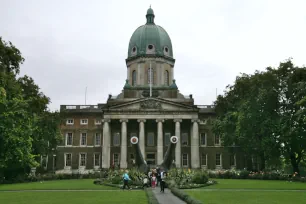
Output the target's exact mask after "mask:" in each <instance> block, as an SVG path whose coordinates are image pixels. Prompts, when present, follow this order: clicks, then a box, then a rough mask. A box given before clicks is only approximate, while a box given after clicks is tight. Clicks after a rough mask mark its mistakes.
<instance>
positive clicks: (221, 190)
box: [186, 179, 306, 204]
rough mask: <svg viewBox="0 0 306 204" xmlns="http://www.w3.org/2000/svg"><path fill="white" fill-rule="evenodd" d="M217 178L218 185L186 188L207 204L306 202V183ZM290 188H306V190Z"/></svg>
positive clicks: (189, 192)
mask: <svg viewBox="0 0 306 204" xmlns="http://www.w3.org/2000/svg"><path fill="white" fill-rule="evenodd" d="M216 180H217V181H218V184H216V185H212V186H209V187H205V188H202V189H198V190H186V192H187V193H188V194H189V195H191V196H192V197H194V198H196V199H198V200H201V201H203V202H204V203H207V204H224V203H226V204H244V203H248V204H266V203H270V204H291V203H305V202H306V196H305V194H306V184H305V183H295V182H286V181H263V180H235V179H216ZM240 189H242V190H240ZM286 190H288V191H286ZM290 190H305V192H301V191H290Z"/></svg>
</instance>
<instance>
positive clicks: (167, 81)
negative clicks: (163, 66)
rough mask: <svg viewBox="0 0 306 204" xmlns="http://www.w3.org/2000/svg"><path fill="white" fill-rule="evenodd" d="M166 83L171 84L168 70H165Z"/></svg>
mask: <svg viewBox="0 0 306 204" xmlns="http://www.w3.org/2000/svg"><path fill="white" fill-rule="evenodd" d="M165 85H166V86H169V72H168V70H166V71H165Z"/></svg>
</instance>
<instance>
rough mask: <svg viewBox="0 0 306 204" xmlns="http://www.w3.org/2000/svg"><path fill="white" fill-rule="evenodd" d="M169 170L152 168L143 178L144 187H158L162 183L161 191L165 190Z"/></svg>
mask: <svg viewBox="0 0 306 204" xmlns="http://www.w3.org/2000/svg"><path fill="white" fill-rule="evenodd" d="M166 177H167V172H166V171H164V170H163V169H160V168H156V169H151V170H150V171H149V172H148V175H147V176H145V178H144V179H143V187H152V188H156V187H158V185H159V184H160V192H165V185H166Z"/></svg>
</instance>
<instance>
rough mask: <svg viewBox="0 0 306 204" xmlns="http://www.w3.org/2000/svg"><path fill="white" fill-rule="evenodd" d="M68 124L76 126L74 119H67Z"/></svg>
mask: <svg viewBox="0 0 306 204" xmlns="http://www.w3.org/2000/svg"><path fill="white" fill-rule="evenodd" d="M66 124H67V125H73V124H74V120H73V119H67V121H66Z"/></svg>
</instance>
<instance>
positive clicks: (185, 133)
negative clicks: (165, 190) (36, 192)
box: [47, 8, 244, 172]
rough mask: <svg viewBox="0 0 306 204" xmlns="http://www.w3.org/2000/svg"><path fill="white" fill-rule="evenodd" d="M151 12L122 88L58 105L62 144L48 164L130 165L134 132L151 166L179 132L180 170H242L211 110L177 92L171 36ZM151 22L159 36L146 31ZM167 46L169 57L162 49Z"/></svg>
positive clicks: (62, 168)
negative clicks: (89, 101) (87, 101)
mask: <svg viewBox="0 0 306 204" xmlns="http://www.w3.org/2000/svg"><path fill="white" fill-rule="evenodd" d="M150 9H151V8H150ZM150 9H149V10H150ZM149 10H148V13H147V15H146V17H147V24H146V25H144V26H142V27H140V28H138V29H137V30H136V31H137V32H136V31H135V32H134V34H133V36H132V37H131V41H130V44H129V49H133V50H129V53H130V54H129V55H128V58H127V59H126V66H127V80H126V83H125V85H124V87H123V90H122V92H121V93H120V94H119V95H117V96H112V95H109V97H108V100H107V102H106V103H105V104H98V105H61V109H60V111H61V114H62V115H63V116H64V122H63V124H62V125H61V131H62V134H63V136H64V138H63V143H62V144H60V145H59V146H58V147H57V148H56V151H55V152H54V153H53V154H52V155H49V157H52V159H48V162H47V163H48V169H50V170H51V169H54V170H56V171H57V172H88V171H94V170H99V169H101V168H110V167H113V166H116V167H117V166H118V167H120V168H131V167H133V166H134V158H135V152H134V150H133V149H132V145H131V143H130V138H131V137H132V136H136V137H138V140H139V146H140V150H141V152H142V153H143V156H144V159H145V160H146V161H147V163H148V164H149V165H152V166H155V165H160V164H161V163H162V161H163V157H164V154H165V152H166V150H167V146H168V145H169V143H170V137H171V136H174V135H175V136H177V137H178V143H177V144H176V148H175V165H176V167H178V168H205V169H229V168H243V167H244V156H243V155H240V154H239V148H237V147H228V148H225V147H223V146H222V144H221V141H220V139H219V137H218V136H216V135H214V134H213V132H212V121H213V120H214V117H215V112H214V107H213V106H212V105H205V106H199V105H195V104H194V99H193V97H192V95H188V96H184V95H182V94H181V93H180V91H179V89H178V87H177V85H176V82H175V80H174V63H175V59H174V58H173V56H172V53H173V51H172V44H171V40H170V38H169V36H168V34H167V33H166V31H165V30H164V29H162V28H161V27H160V26H156V25H155V24H154V13H153V10H152V9H151V10H150V12H149ZM154 26H155V27H156V29H153V30H154V31H159V32H160V33H156V35H155V34H154V33H150V32H149V33H145V32H148V30H150V29H152V27H153V28H154ZM139 29H143V30H139ZM139 33H141V35H140V34H139ZM135 35H136V36H135ZM138 35H139V36H140V37H139V36H138ZM146 36H149V37H146ZM138 40H139V41H138ZM146 43H147V44H146ZM154 43H155V44H154ZM156 43H158V44H156ZM138 45H141V47H137V46H138ZM146 46H147V47H146ZM152 47H153V48H152ZM151 48H152V50H150V49H151ZM141 49H143V50H145V49H148V50H149V51H148V52H147V53H144V51H141ZM162 49H163V50H164V54H161V52H160V51H159V50H162ZM168 49H169V50H168ZM138 51H139V53H138ZM166 51H167V52H169V53H171V54H169V55H167V53H165V52H166ZM133 53H134V54H133Z"/></svg>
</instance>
